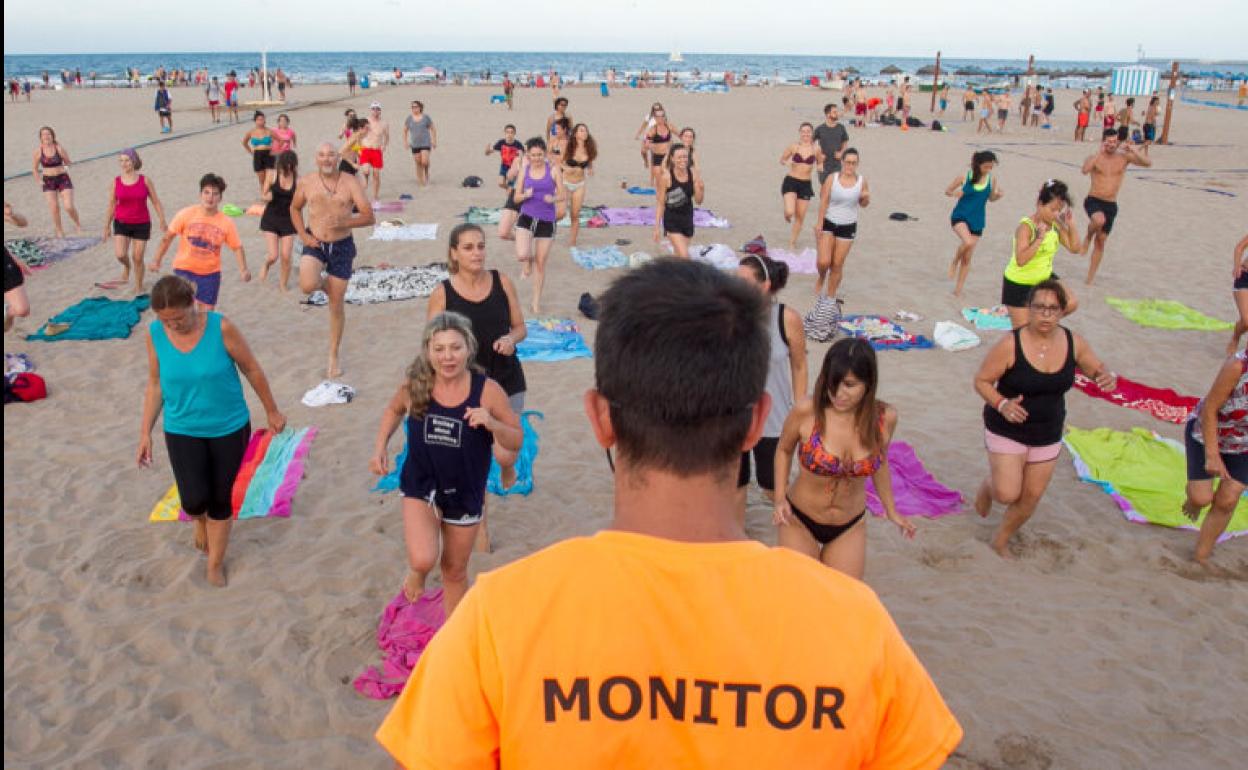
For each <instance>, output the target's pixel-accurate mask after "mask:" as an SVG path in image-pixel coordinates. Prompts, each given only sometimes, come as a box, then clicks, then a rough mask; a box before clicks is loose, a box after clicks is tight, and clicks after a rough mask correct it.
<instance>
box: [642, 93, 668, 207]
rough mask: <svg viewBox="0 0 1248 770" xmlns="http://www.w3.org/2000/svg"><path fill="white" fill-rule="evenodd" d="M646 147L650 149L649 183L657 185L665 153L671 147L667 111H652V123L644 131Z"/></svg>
mask: <svg viewBox="0 0 1248 770" xmlns="http://www.w3.org/2000/svg"><path fill="white" fill-rule="evenodd" d="M645 146H646V149H647V150H649V151H650V184H651V185H652V186H654V187H655V188H658V186H659V177H661V176H662V175H663V169H664V164H665V161H666V160H667V154H668V152H670V151H671V148H672V127H671V125H670V124H669V123H668V122H667V112H666V111H664V110H659V111H657V112H655V113H654V125H653V126H650V128H649V130H647V131H646V144H645Z"/></svg>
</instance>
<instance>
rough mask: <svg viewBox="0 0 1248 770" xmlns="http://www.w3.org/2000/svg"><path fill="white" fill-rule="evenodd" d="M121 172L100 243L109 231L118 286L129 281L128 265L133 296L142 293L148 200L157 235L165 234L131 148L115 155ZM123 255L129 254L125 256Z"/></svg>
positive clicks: (153, 192)
mask: <svg viewBox="0 0 1248 770" xmlns="http://www.w3.org/2000/svg"><path fill="white" fill-rule="evenodd" d="M117 160H118V163H119V164H120V165H121V173H120V174H119V175H118V176H116V177H114V178H113V186H112V187H111V188H110V189H109V192H108V213H107V214H105V216H104V240H105V241H107V240H108V236H109V232H110V228H111V232H112V236H113V253H114V254H115V255H116V257H117V261H118V262H120V263H121V279H120V281H119V282H118V283H119V284H120V285H123V286H124V285H125V284H126V283H127V282H129V280H130V276H131V270H130V267H131V265H133V266H134V272H133V275H134V293H135V294H142V293H143V272H144V266H143V252H144V251H146V250H147V242H148V240H150V239H151V236H152V215H151V214H150V213H148V210H147V202H148V201H149V200H150V201H151V202H152V206H153V207H155V209H156V216H158V217H159V218H160V232H162V233H163V232H165V231H166V230H167V229H169V227H168V223H167V222H166V220H165V207H164V206H162V205H161V204H160V198H158V197H156V185H154V184H152V180H150V179H148V178H147V177H146V176H144V175H143V174H140V173H139V169H141V168H143V161H142V160H141V159H140V158H139V154H138V153H137V152H135V151H134V150H133V149H127V150H122V151H121V154H120V155H119V156H117ZM127 252H129V253H128V254H127Z"/></svg>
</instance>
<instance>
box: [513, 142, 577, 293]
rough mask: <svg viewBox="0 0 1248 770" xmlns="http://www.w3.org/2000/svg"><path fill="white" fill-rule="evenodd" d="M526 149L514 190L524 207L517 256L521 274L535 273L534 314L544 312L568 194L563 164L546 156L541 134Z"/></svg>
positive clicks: (519, 226)
mask: <svg viewBox="0 0 1248 770" xmlns="http://www.w3.org/2000/svg"><path fill="white" fill-rule="evenodd" d="M525 148H526V154H525V155H523V156H522V157H521V158H520V159H519V163H520V166H519V168H518V169H517V173H516V188H515V191H514V192H513V193H512V197H513V198H514V199H515V201H516V203H518V204H519V206H520V216H519V218H518V219H517V220H516V232H515V235H516V259H518V260H519V261H520V265H521V270H520V274H521V276H523V277H524V278H528V277H529V276H530V275H532V276H533V301H532V302H531V303H530V305H529V309H530V310H532V311H533V314H534V315H540V314H541V312H542V287H543V286H544V285H545V283H546V260H547V259H548V258H549V257H550V247H551V244H553V243H554V240H555V228H556V225H555V223H556V222H558V221H559V220H560V219H562V218H563V214H564V206H565V203H566V201H567V193H566V192H565V190H564V187H563V174H562V172H561V171H560V170H559V166H557V165H556V164H554V163H551V162H550V161H549V160H547V159H546V143H545V142H543V141H542V139H541V137H536V136H535V137H533V138H532V139H530V140H529V141H528V142H526V143H525Z"/></svg>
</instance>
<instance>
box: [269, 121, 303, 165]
mask: <svg viewBox="0 0 1248 770" xmlns="http://www.w3.org/2000/svg"><path fill="white" fill-rule="evenodd" d="M298 145H299V135H298V134H296V133H295V130H294V129H293V128H291V127H290V116H289V115H287V114H286V113H284V112H283V113H282V114H281V115H278V116H277V128H275V129H273V157H274V158H277V156H278V155H281V154H282V153H284V152H293V151H295V150H297V149H299V147H298Z"/></svg>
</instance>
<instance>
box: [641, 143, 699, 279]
mask: <svg viewBox="0 0 1248 770" xmlns="http://www.w3.org/2000/svg"><path fill="white" fill-rule="evenodd" d="M659 172H660V173H659V177H658V183H657V185H656V197H657V199H658V203H657V204H656V205H655V207H654V242H655V243H658V242H659V240H660V238H661V237H662V235H663V234H664V233H666V234H667V237H668V240H670V241H671V242H672V249H673V250H674V251H675V252H676V256H678V257H684V258H685V259H688V258H689V242H690V241H692V240H693V207H694V204H695V203H699V204H700V203H701V202H702V196H703V194H704V193H705V192H706V189H705V188H704V187H703V185H702V175H701V174H700V173H698V169H697V167H696V166H693V165H691V164H690V163H689V148H688V147H685V146H684V145H683V144H678V145H676V146H675V147H673V148H672V152H671V154H670V155H669V156H668V157H667V163H666V167H665V168H661V169H659Z"/></svg>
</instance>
